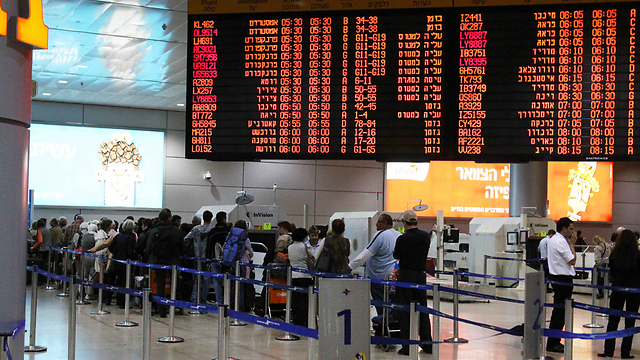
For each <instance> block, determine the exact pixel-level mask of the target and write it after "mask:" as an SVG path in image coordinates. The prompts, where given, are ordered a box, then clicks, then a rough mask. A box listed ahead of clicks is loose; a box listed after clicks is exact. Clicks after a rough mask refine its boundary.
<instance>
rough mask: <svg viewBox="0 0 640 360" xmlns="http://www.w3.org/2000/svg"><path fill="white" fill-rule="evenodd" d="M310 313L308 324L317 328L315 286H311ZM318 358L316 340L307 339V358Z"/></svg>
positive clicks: (308, 359) (309, 359)
mask: <svg viewBox="0 0 640 360" xmlns="http://www.w3.org/2000/svg"><path fill="white" fill-rule="evenodd" d="M308 289H309V314H308V318H307V325H308V327H309V329H315V328H316V312H317V311H316V294H315V287H314V286H313V285H311V286H309V288H308ZM315 358H316V340H315V339H314V338H309V339H307V360H315Z"/></svg>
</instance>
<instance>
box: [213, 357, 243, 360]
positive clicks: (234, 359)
mask: <svg viewBox="0 0 640 360" xmlns="http://www.w3.org/2000/svg"><path fill="white" fill-rule="evenodd" d="M213 360H218V358H213ZM227 360H239V359H236V358H232V357H228V358H227Z"/></svg>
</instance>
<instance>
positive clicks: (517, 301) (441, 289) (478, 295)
mask: <svg viewBox="0 0 640 360" xmlns="http://www.w3.org/2000/svg"><path fill="white" fill-rule="evenodd" d="M440 291H445V292H448V293H452V294H459V295H467V296H474V297H479V298H483V299H488V300H497V301H506V302H511V303H514V304H524V300H517V299H509V298H505V297H501V296H495V295H487V294H481V293H476V292H472V291H466V290H460V289H458V290H456V289H454V288H450V287H447V286H440Z"/></svg>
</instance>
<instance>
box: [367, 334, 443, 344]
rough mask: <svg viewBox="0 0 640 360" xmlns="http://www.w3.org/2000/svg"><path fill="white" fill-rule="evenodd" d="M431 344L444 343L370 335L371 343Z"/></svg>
mask: <svg viewBox="0 0 640 360" xmlns="http://www.w3.org/2000/svg"><path fill="white" fill-rule="evenodd" d="M432 344H445V342H444V341H422V340H409V339H399V338H392V337H383V336H372V337H371V345H432Z"/></svg>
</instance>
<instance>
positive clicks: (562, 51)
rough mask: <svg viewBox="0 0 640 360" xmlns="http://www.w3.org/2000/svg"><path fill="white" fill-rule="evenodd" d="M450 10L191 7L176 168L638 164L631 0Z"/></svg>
mask: <svg viewBox="0 0 640 360" xmlns="http://www.w3.org/2000/svg"><path fill="white" fill-rule="evenodd" d="M461 2H462V3H464V4H467V6H470V5H472V3H480V2H473V1H472V2H464V1H453V2H446V4H444V3H445V2H442V1H435V0H434V1H398V2H395V1H393V2H392V1H373V2H372V1H356V0H354V1H347V2H337V1H336V2H324V1H322V2H320V1H310V2H291V1H282V0H280V1H275V0H270V1H266V0H265V1H251V2H238V3H237V4H236V3H234V2H228V3H224V2H215V4H214V3H212V4H208V3H207V4H205V2H202V4H200V2H198V1H192V2H190V7H192V8H193V9H196V8H199V9H196V11H197V12H198V14H196V13H194V12H191V14H190V15H189V21H188V31H187V33H188V55H187V102H186V105H187V113H186V115H187V121H186V123H187V126H186V129H187V131H186V156H187V157H188V158H204V159H211V160H241V159H245V160H251V159H269V158H290V159H318V158H340V159H376V160H385V161H427V160H472V161H478V160H482V161H504V162H514V161H522V160H565V161H566V160H591V161H596V160H598V161H601V160H640V156H638V155H637V153H638V151H640V148H638V144H637V143H636V142H635V139H636V137H635V130H640V129H639V128H638V127H637V126H636V121H638V114H637V112H636V111H635V110H636V109H635V100H634V99H635V97H636V77H635V75H636V74H637V68H636V55H635V51H636V45H635V44H636V24H637V11H636V4H634V3H607V4H604V3H598V4H594V3H591V4H570V5H544V6H542V5H537V6H479V7H451V6H460V5H459V3H461ZM490 2H491V1H487V3H490ZM559 2H560V1H559ZM191 3H193V6H192V4H191ZM432 3H433V4H432ZM482 3H483V4H484V3H485V1H484V0H483V1H482ZM495 3H500V4H503V5H518V4H527V3H528V2H526V1H525V2H522V1H496V2H495ZM279 4H280V5H282V6H281V7H280V5H279ZM367 4H368V5H367ZM438 5H439V6H449V7H444V8H436V7H435V6H438ZM432 6H433V7H432ZM376 7H377V8H378V10H372V8H376ZM385 7H396V9H380V8H385ZM397 7H404V8H405V9H397ZM349 8H351V9H355V10H348V9H349ZM367 8H368V9H367ZM407 8H409V9H407ZM263 9H264V11H280V12H266V13H260V11H262V10H263ZM304 9H308V10H313V9H322V10H336V9H344V10H341V11H296V10H304ZM285 10H286V11H287V12H282V11H285ZM289 10H293V11H289ZM233 12H236V13H233Z"/></svg>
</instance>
